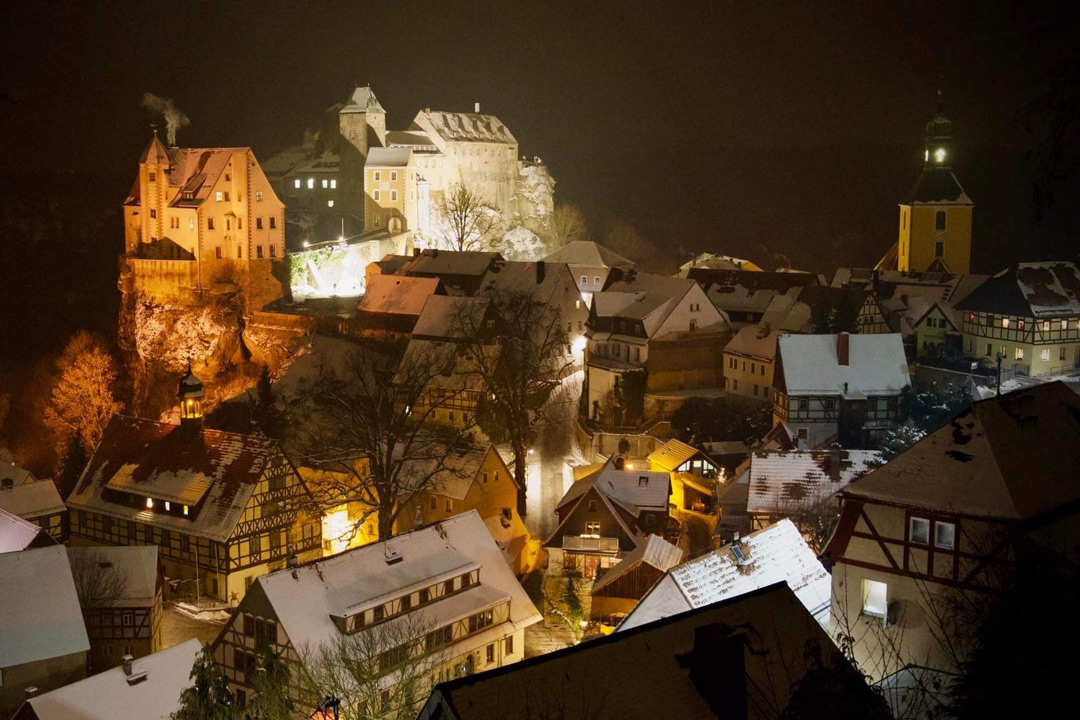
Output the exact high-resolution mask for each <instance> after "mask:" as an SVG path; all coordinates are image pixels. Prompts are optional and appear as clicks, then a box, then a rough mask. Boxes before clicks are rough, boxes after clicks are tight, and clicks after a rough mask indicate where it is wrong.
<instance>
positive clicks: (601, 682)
mask: <svg viewBox="0 0 1080 720" xmlns="http://www.w3.org/2000/svg"><path fill="white" fill-rule="evenodd" d="M620 630H621V628H620ZM729 639H730V640H731V641H733V642H727V641H728V640H729ZM695 640H696V642H695ZM695 646H696V647H695ZM725 648H727V649H729V650H730V651H729V652H726V653H725V652H724V649H725ZM814 658H818V659H820V661H821V662H822V663H823V665H824V667H827V668H836V669H837V671H838V672H839V673H850V675H849V677H850V678H852V679H853V682H852V687H853V688H860V687H863V683H861V682H859V680H860V678H858V676H857V675H856V674H855V670H854V669H853V668H851V666H850V664H849V663H848V662H847V661H846V660H845V659H844V658H843V656H842V655H841V653H840V651H839V650H838V649H837V648H836V646H835V645H834V644H833V643H832V641H831V640H830V639H829V637H828V635H827V633H826V632H825V631H824V630H823V629H822V628H821V627H819V626H818V625H817V624H816V623H814V622H813V621H812V620H811V619H810V618H809V617H808V616H807V614H806V611H805V610H804V609H803V608H802V607H801V606H800V605H799V601H798V600H797V599H796V598H795V597H794V596H793V595H792V594H791V591H790V590H788V588H786V587H784V586H783V585H782V584H777V585H773V586H771V587H768V588H762V589H760V590H757V591H756V592H753V593H747V594H746V595H743V596H742V597H739V598H732V599H729V600H725V601H724V602H720V603H716V604H714V605H709V606H706V607H702V608H699V609H696V610H694V611H691V612H688V613H686V614H683V615H681V616H679V617H673V618H668V619H665V620H661V621H658V622H655V623H651V624H648V625H645V626H642V627H638V628H634V629H632V630H621V631H620V632H616V633H613V634H611V635H608V636H606V637H602V638H599V639H596V640H593V641H590V642H586V643H581V644H579V645H575V646H573V647H569V648H565V649H563V650H558V651H555V652H552V653H548V654H545V655H539V656H537V657H534V658H530V659H527V660H524V661H523V662H520V663H514V664H511V665H506V666H503V667H501V668H498V669H495V670H490V671H488V672H483V673H478V674H476V675H468V676H465V677H461V678H458V679H455V680H450V681H447V682H444V683H440V684H439V685H437V686H436V687H435V688H434V690H433V691H432V696H431V698H429V700H428V702H427V704H426V705H425V706H424V708H423V710H422V711H421V713H420V717H421V718H424V719H425V720H432V719H433V718H438V717H448V718H453V719H455V720H473V719H475V720H489V719H490V718H493V717H507V718H510V717H514V718H524V717H529V716H530V709H531V708H535V707H541V708H546V707H554V708H556V709H557V713H558V716H559V717H567V718H592V720H625V719H627V718H672V717H684V718H711V717H723V718H727V717H732V718H734V717H744V718H750V719H751V720H759V719H760V718H766V717H782V716H784V715H785V714H786V713H785V712H784V711H785V709H786V708H787V707H788V706H789V703H790V702H791V701H792V698H793V697H794V695H793V693H794V692H795V688H797V687H798V686H799V681H800V680H801V679H802V678H803V676H804V675H806V674H807V673H808V672H809V671H810V670H811V668H814V667H817V665H816V663H815V660H814ZM865 697H866V706H867V708H868V712H867V717H873V718H885V717H888V711H887V709H885V708H884V707H883V706H882V704H881V703H880V700H879V699H877V698H876V696H874V695H873V693H872V692H871V691H870V690H869V689H868V688H867V689H865ZM860 699H861V698H860ZM875 703H877V705H875ZM879 707H880V711H879V710H878V708H879ZM748 708H749V710H750V712H749V714H747V709H748ZM739 713H741V715H740V714H739Z"/></svg>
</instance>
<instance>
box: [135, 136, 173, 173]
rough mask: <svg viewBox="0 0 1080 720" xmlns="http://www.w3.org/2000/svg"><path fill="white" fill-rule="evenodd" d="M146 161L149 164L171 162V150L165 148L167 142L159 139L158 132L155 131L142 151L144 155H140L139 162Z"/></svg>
mask: <svg viewBox="0 0 1080 720" xmlns="http://www.w3.org/2000/svg"><path fill="white" fill-rule="evenodd" d="M144 163H145V164H149V165H168V164H169V151H168V150H167V149H166V148H165V143H163V142H161V140H159V139H158V136H157V132H155V133H154V137H153V138H152V139H151V140H150V142H149V143H148V144H147V146H146V148H145V149H144V150H143V151H142V155H140V156H139V164H140V165H141V164H144Z"/></svg>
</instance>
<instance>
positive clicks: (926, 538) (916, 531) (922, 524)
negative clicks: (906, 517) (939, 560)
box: [911, 517, 930, 545]
mask: <svg viewBox="0 0 1080 720" xmlns="http://www.w3.org/2000/svg"><path fill="white" fill-rule="evenodd" d="M911 542H913V543H918V544H919V545H926V544H928V543H929V542H930V521H929V520H927V519H926V518H920V517H913V518H911Z"/></svg>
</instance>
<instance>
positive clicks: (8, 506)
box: [0, 480, 67, 520]
mask: <svg viewBox="0 0 1080 720" xmlns="http://www.w3.org/2000/svg"><path fill="white" fill-rule="evenodd" d="M66 509H67V508H66V507H65V506H64V501H63V500H61V499H60V493H59V492H57V490H56V484H55V483H54V482H53V481H52V480H41V481H38V482H30V483H25V484H22V485H13V486H12V487H10V488H8V489H6V490H0V510H7V511H8V512H9V513H11V514H12V515H18V516H19V517H21V518H22V519H24V520H33V519H34V518H39V517H44V516H45V515H55V514H56V513H62V512H64V510H66Z"/></svg>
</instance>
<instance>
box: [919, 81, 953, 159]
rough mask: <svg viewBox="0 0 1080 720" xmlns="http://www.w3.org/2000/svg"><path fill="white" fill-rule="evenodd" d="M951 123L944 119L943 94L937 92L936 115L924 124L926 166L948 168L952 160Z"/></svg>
mask: <svg viewBox="0 0 1080 720" xmlns="http://www.w3.org/2000/svg"><path fill="white" fill-rule="evenodd" d="M951 145H952V121H951V120H949V118H947V117H945V93H944V91H942V90H938V106H937V115H935V116H934V117H933V118H932V119H931V120H930V122H928V123H926V153H925V155H924V157H923V159H924V160H925V161H926V164H927V165H936V166H938V167H948V163H949V161H950V160H951V159H952V147H951Z"/></svg>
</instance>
